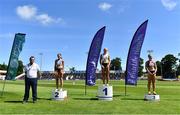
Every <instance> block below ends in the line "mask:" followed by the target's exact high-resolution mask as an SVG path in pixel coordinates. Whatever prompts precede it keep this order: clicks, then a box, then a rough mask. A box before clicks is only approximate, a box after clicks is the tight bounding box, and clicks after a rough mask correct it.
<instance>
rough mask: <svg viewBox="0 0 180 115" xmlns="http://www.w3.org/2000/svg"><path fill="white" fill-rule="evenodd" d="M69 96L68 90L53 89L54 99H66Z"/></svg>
mask: <svg viewBox="0 0 180 115" xmlns="http://www.w3.org/2000/svg"><path fill="white" fill-rule="evenodd" d="M66 98H67V91H66V90H64V91H59V90H53V91H52V99H53V100H64V99H66Z"/></svg>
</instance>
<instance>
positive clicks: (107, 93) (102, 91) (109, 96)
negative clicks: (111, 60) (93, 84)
mask: <svg viewBox="0 0 180 115" xmlns="http://www.w3.org/2000/svg"><path fill="white" fill-rule="evenodd" d="M97 97H98V99H99V100H109V101H111V100H113V87H112V86H108V85H107V86H106V85H100V86H98V96H97Z"/></svg>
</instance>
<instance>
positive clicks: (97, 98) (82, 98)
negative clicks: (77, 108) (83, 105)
mask: <svg viewBox="0 0 180 115" xmlns="http://www.w3.org/2000/svg"><path fill="white" fill-rule="evenodd" d="M73 99H74V100H98V98H73Z"/></svg>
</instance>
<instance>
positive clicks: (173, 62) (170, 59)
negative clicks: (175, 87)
mask: <svg viewBox="0 0 180 115" xmlns="http://www.w3.org/2000/svg"><path fill="white" fill-rule="evenodd" d="M177 60H178V58H176V57H174V55H172V54H168V55H166V56H165V57H164V58H162V60H161V63H162V74H163V78H175V77H176V68H177Z"/></svg>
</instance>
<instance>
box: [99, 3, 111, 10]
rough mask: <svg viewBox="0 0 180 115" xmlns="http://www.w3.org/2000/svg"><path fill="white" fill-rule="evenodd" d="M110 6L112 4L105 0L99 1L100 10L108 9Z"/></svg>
mask: <svg viewBox="0 0 180 115" xmlns="http://www.w3.org/2000/svg"><path fill="white" fill-rule="evenodd" d="M111 7H112V5H111V4H109V3H106V2H103V3H100V4H99V6H98V8H99V9H101V10H102V11H108V10H109V9H110V8H111Z"/></svg>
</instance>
